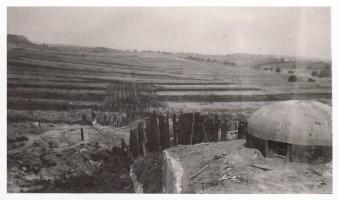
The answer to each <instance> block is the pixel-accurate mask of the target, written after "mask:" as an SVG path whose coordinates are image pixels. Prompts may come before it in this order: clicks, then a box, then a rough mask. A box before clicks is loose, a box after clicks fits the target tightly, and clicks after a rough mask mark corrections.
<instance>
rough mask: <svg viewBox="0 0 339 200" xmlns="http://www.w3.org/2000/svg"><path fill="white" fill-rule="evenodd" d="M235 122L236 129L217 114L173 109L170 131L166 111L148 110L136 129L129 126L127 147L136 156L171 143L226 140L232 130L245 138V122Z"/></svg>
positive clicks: (168, 117) (168, 115)
mask: <svg viewBox="0 0 339 200" xmlns="http://www.w3.org/2000/svg"><path fill="white" fill-rule="evenodd" d="M233 121H234V120H233ZM235 122H236V125H235V124H234V125H235V128H236V130H229V129H230V124H231V121H230V120H228V119H225V118H219V116H218V115H212V116H211V115H201V114H200V113H198V112H195V113H182V112H180V113H179V116H177V114H175V113H174V114H172V127H173V128H172V134H171V133H170V131H169V130H170V114H169V112H167V113H166V114H165V115H164V114H159V113H156V112H155V111H153V112H152V113H148V114H147V117H146V118H145V119H144V121H140V122H139V123H138V126H137V129H132V130H130V150H131V152H132V154H133V156H135V157H136V156H138V155H143V156H144V155H146V154H147V153H150V152H157V151H159V150H164V149H166V148H169V147H170V146H176V145H187V144H196V143H201V142H217V141H227V140H228V134H229V133H231V132H237V138H238V139H243V138H245V137H246V133H247V122H246V121H244V120H240V121H239V120H237V121H235ZM171 136H172V137H171ZM171 138H172V140H171Z"/></svg>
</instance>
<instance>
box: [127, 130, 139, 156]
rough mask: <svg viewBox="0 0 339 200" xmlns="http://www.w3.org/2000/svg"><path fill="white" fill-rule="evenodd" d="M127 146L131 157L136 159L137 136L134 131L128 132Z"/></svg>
mask: <svg viewBox="0 0 339 200" xmlns="http://www.w3.org/2000/svg"><path fill="white" fill-rule="evenodd" d="M129 146H130V150H131V153H132V155H133V156H134V157H137V156H138V150H139V147H138V146H139V145H138V135H137V132H136V130H130V138H129Z"/></svg>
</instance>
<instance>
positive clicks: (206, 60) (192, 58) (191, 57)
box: [186, 56, 236, 66]
mask: <svg viewBox="0 0 339 200" xmlns="http://www.w3.org/2000/svg"><path fill="white" fill-rule="evenodd" d="M186 59H188V60H194V61H201V62H214V63H222V64H224V65H233V66H234V65H236V63H235V62H230V61H223V62H222V61H218V60H217V59H213V58H202V57H196V56H187V57H186Z"/></svg>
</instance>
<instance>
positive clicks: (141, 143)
mask: <svg viewBox="0 0 339 200" xmlns="http://www.w3.org/2000/svg"><path fill="white" fill-rule="evenodd" d="M138 143H139V145H138V146H139V154H140V155H143V156H144V155H145V151H144V148H145V147H144V146H145V136H144V130H143V124H142V122H139V124H138Z"/></svg>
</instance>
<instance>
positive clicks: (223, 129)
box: [220, 120, 227, 141]
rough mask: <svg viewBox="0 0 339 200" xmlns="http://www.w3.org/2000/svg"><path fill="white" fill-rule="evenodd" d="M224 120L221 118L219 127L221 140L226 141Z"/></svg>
mask: <svg viewBox="0 0 339 200" xmlns="http://www.w3.org/2000/svg"><path fill="white" fill-rule="evenodd" d="M226 123H227V122H226V120H223V121H222V122H221V124H220V129H221V138H220V140H221V141H226V140H227V124H226Z"/></svg>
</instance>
